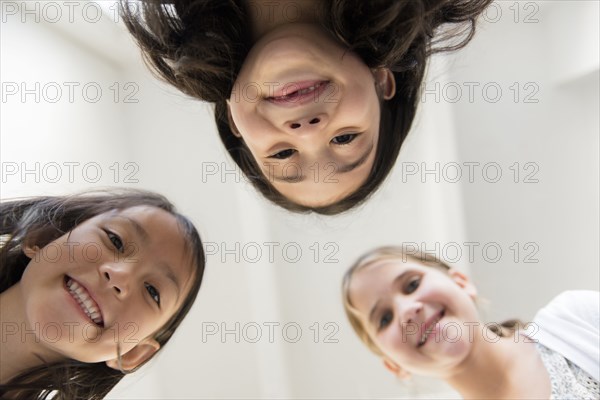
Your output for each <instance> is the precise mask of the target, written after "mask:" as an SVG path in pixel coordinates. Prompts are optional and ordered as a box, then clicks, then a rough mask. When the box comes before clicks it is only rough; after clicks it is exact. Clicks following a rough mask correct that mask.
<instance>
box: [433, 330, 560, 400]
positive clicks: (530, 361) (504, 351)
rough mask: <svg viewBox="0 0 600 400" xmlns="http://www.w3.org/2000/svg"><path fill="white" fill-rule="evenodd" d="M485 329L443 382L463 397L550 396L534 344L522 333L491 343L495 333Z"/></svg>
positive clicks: (546, 377) (547, 379) (547, 378)
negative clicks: (515, 336)
mask: <svg viewBox="0 0 600 400" xmlns="http://www.w3.org/2000/svg"><path fill="white" fill-rule="evenodd" d="M485 329H486V328H483V327H482V328H481V331H480V334H479V335H477V336H476V337H477V338H478V339H474V342H473V349H472V351H471V352H470V354H469V356H467V358H466V359H465V360H464V361H463V362H462V363H461V364H460V365H459V367H458V368H457V369H456V370H455V371H453V373H452V374H451V375H449V376H446V377H445V381H446V382H447V383H449V384H450V385H451V386H452V387H453V388H454V389H455V390H457V391H458V392H459V393H460V394H461V395H462V397H463V398H465V399H507V398H549V397H550V381H549V377H548V374H547V371H546V369H545V367H544V365H543V363H542V361H541V358H540V357H539V354H538V352H537V349H536V348H535V345H534V344H532V343H527V342H525V340H524V339H525V338H524V337H522V336H521V337H518V336H517V338H518V340H517V341H516V342H515V338H513V337H506V338H498V341H495V342H494V340H495V338H494V335H493V334H492V333H491V332H489V331H487V332H485ZM483 335H486V336H483ZM484 337H485V338H488V339H487V340H485V339H484ZM524 376H527V379H526V380H524V379H523V377H524Z"/></svg>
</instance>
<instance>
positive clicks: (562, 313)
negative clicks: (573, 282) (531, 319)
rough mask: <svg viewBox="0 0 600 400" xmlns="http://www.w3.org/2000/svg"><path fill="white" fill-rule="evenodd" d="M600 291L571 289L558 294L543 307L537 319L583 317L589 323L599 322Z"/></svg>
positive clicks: (596, 323)
mask: <svg viewBox="0 0 600 400" xmlns="http://www.w3.org/2000/svg"><path fill="white" fill-rule="evenodd" d="M599 315H600V292H596V291H592V290H570V291H567V292H563V293H561V294H559V295H558V296H556V297H555V298H554V299H553V300H552V301H550V303H548V304H547V305H546V306H545V307H544V308H542V309H541V310H540V311H539V312H538V314H537V315H536V319H539V318H545V317H550V316H554V317H559V318H562V319H566V320H573V319H579V318H583V319H585V320H587V322H588V323H594V324H595V325H598V324H599V322H600V321H599V320H598V319H599Z"/></svg>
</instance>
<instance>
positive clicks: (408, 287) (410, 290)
mask: <svg viewBox="0 0 600 400" xmlns="http://www.w3.org/2000/svg"><path fill="white" fill-rule="evenodd" d="M415 283H416V286H415V287H413V286H414V284H415ZM420 284H421V277H420V276H417V277H412V278H411V279H409V280H408V281H407V283H406V285H404V288H403V291H404V293H405V294H411V293H413V292H414V291H415V290H417V289H418V288H419V285H420Z"/></svg>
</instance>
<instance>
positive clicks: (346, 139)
mask: <svg viewBox="0 0 600 400" xmlns="http://www.w3.org/2000/svg"><path fill="white" fill-rule="evenodd" d="M357 136H358V133H344V134H343V135H339V136H336V137H334V138H333V139H331V143H333V144H349V143H351V142H352V141H353V140H354V139H356V137H357Z"/></svg>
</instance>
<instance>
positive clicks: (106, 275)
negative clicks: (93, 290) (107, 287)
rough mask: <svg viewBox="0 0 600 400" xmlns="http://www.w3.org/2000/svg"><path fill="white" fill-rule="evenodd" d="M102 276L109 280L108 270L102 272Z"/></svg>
mask: <svg viewBox="0 0 600 400" xmlns="http://www.w3.org/2000/svg"><path fill="white" fill-rule="evenodd" d="M104 277H105V278H106V280H107V281H110V275H108V272H105V273H104Z"/></svg>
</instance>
